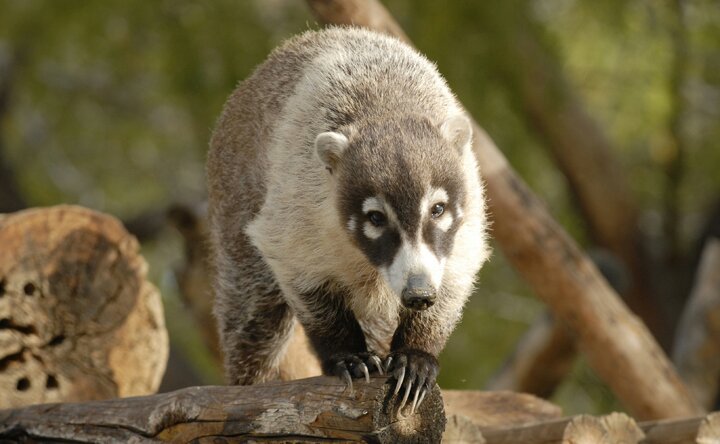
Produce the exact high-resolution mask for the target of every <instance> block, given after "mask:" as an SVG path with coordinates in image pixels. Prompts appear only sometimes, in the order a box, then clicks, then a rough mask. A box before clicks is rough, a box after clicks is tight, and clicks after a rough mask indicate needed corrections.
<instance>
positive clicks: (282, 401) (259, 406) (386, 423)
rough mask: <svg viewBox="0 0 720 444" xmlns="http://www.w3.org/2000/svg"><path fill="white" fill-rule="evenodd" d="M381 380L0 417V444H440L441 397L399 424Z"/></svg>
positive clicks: (235, 390)
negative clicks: (50, 443) (228, 442)
mask: <svg viewBox="0 0 720 444" xmlns="http://www.w3.org/2000/svg"><path fill="white" fill-rule="evenodd" d="M391 389H392V386H391V385H390V384H387V383H386V379H385V378H382V377H375V378H372V379H371V381H370V383H365V382H362V381H357V382H356V383H355V384H354V393H353V394H350V393H349V392H348V391H346V390H345V385H344V383H343V382H342V381H340V379H338V378H333V377H316V378H309V379H303V380H298V381H293V382H274V383H268V384H262V385H253V386H231V387H221V386H207V387H191V388H186V389H182V390H178V391H175V392H170V393H163V394H159V395H153V396H143V397H134V398H124V399H113V400H107V401H95V402H86V403H77V404H45V405H35V406H29V407H25V408H21V409H16V410H4V411H0V441H2V440H21V439H29V440H40V441H47V440H71V441H72V442H119V443H120V442H122V443H124V442H131V441H134V442H145V441H149V440H153V441H154V442H158V441H159V442H189V441H194V440H198V441H201V442H218V441H220V442H222V441H223V439H232V440H233V441H243V442H244V441H248V440H251V441H252V440H258V441H260V440H262V441H276V442H277V441H280V442H288V441H292V442H317V441H326V440H336V441H337V440H341V441H345V442H348V441H350V442H357V441H370V442H388V443H402V442H439V441H440V437H441V434H442V431H443V429H444V427H445V416H444V412H443V405H442V399H441V397H440V390H439V389H438V388H437V387H435V389H434V390H433V391H432V392H430V393H429V394H428V396H426V398H425V400H424V401H423V404H422V405H421V406H420V408H419V409H418V410H417V411H416V413H415V414H414V415H408V416H406V417H396V415H395V411H394V406H395V405H396V401H397V400H396V399H395V397H393V396H392V391H391Z"/></svg>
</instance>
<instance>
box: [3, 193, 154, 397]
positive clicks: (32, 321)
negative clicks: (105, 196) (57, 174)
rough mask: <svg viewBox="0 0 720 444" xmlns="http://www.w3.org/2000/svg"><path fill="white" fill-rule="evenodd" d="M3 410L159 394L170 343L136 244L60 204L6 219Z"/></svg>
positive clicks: (112, 224)
mask: <svg viewBox="0 0 720 444" xmlns="http://www.w3.org/2000/svg"><path fill="white" fill-rule="evenodd" d="M0 246H2V247H0V394H2V396H0V408H2V407H11V406H21V405H27V404H33V403H39V402H58V401H83V400H91V399H106V398H114V397H118V396H131V395H142V394H148V393H154V392H155V390H157V388H158V386H159V384H160V379H161V377H162V375H163V372H164V371H165V363H166V360H167V353H168V337H167V331H166V330H165V321H164V318H163V310H162V302H161V300H160V294H159V293H158V292H157V290H156V289H155V287H153V286H152V285H151V284H150V283H149V282H148V281H147V280H146V276H145V273H146V269H147V265H146V263H145V261H144V259H143V258H142V257H141V256H140V254H139V252H138V250H139V246H138V244H137V241H135V238H133V237H132V236H130V235H129V234H128V233H127V231H125V229H124V228H123V227H122V225H121V224H120V223H119V222H118V221H117V220H116V219H115V218H113V217H110V216H107V215H103V214H100V213H97V212H94V211H90V210H87V209H84V208H80V207H72V206H57V207H52V208H43V209H31V210H25V211H21V212H19V213H14V214H10V215H0Z"/></svg>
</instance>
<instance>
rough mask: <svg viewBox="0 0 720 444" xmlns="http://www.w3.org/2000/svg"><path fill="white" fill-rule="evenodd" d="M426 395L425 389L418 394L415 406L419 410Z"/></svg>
mask: <svg viewBox="0 0 720 444" xmlns="http://www.w3.org/2000/svg"><path fill="white" fill-rule="evenodd" d="M426 393H427V389H423V391H422V393H420V399H418V403H417V406H418V408H420V404H422V402H423V399H425V394H426Z"/></svg>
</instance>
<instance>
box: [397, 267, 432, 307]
mask: <svg viewBox="0 0 720 444" xmlns="http://www.w3.org/2000/svg"><path fill="white" fill-rule="evenodd" d="M436 297H437V290H435V287H433V286H432V285H431V284H430V282H428V280H427V278H426V277H425V276H423V275H421V274H416V275H412V276H410V277H409V278H408V281H407V285H406V286H405V288H404V289H403V291H402V296H401V299H402V304H403V306H405V308H409V309H412V310H417V311H423V310H425V309H427V308H430V307H432V305H433V304H434V303H435V298H436Z"/></svg>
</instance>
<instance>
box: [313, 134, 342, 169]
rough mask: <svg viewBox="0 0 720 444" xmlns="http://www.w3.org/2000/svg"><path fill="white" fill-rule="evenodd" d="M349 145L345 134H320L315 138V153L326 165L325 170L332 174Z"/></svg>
mask: <svg viewBox="0 0 720 444" xmlns="http://www.w3.org/2000/svg"><path fill="white" fill-rule="evenodd" d="M349 143H350V142H349V141H348V139H347V137H345V135H343V134H340V133H336V132H333V131H329V132H326V133H320V134H318V136H317V137H316V138H315V153H316V154H317V156H318V158H319V159H320V160H321V161H322V162H323V163H324V164H325V168H327V170H328V171H330V172H331V173H332V172H333V169H335V166H336V165H337V162H338V160H339V159H340V156H341V155H342V153H343V151H345V148H347V146H348V144H349Z"/></svg>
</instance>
